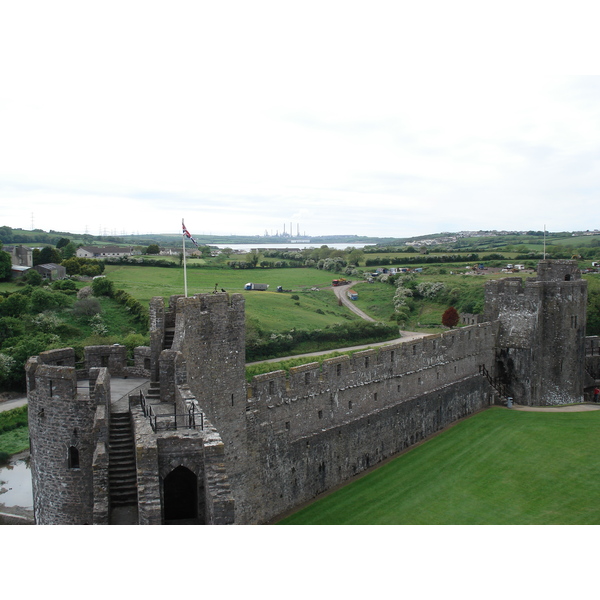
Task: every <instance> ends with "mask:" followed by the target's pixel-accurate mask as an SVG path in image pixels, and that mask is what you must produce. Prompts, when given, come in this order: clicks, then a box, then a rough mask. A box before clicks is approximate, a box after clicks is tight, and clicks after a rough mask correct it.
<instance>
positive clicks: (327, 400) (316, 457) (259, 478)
mask: <svg viewBox="0 0 600 600" xmlns="http://www.w3.org/2000/svg"><path fill="white" fill-rule="evenodd" d="M586 303H587V282H586V281H584V280H583V279H582V278H581V276H580V272H579V270H578V268H577V264H576V262H574V261H542V262H540V264H539V267H538V272H537V277H533V278H529V279H527V280H526V281H524V280H522V279H521V278H518V277H512V278H506V279H502V280H498V281H490V282H488V284H487V286H486V306H485V314H484V318H483V319H482V320H481V322H478V323H476V324H473V325H468V326H465V327H461V328H459V329H452V330H448V331H446V332H444V333H442V334H437V335H431V336H428V337H426V338H423V339H421V340H418V341H414V340H413V341H407V342H406V343H395V344H390V345H388V346H383V347H381V348H380V349H378V350H365V351H363V352H358V353H355V354H354V355H353V356H352V357H349V356H340V357H337V358H332V359H329V360H326V361H325V362H324V363H323V365H322V366H319V364H318V363H312V364H307V365H303V366H299V367H295V368H292V369H291V370H290V372H289V373H286V372H284V371H275V372H272V373H267V374H264V375H259V376H257V377H254V378H253V380H252V381H251V382H250V383H247V382H246V379H245V351H244V348H245V327H244V322H245V316H244V298H243V296H242V295H241V294H231V295H229V294H226V293H215V294H200V295H196V296H193V297H189V298H186V297H183V296H173V297H171V299H170V301H169V303H168V305H167V304H166V303H165V301H164V299H163V298H160V297H159V298H154V299H153V300H152V302H151V305H150V319H151V344H150V346H149V347H139V348H137V349H136V351H135V360H134V364H128V362H127V358H126V350H125V348H124V347H122V346H93V347H88V348H86V349H85V363H84V364H83V365H77V364H76V363H75V353H74V351H73V350H72V349H70V348H66V349H62V350H51V351H48V352H43V353H41V354H40V355H39V356H35V357H31V358H30V359H29V361H28V363H27V366H26V371H27V387H28V398H29V427H30V439H31V470H32V479H33V492H34V513H35V519H36V523H38V524H52V523H57V524H110V523H123V522H127V523H136V524H157V525H158V524H170V523H198V524H234V523H237V524H260V523H269V522H272V521H273V520H275V519H276V518H277V517H278V516H279V515H281V514H283V513H285V512H287V511H289V510H292V509H294V508H295V507H297V506H299V505H301V504H302V503H305V502H307V501H310V500H311V499H313V498H315V497H316V496H317V495H319V494H321V493H322V492H325V491H327V490H330V489H332V488H333V487H335V486H338V485H340V484H342V483H344V482H347V481H349V480H351V479H352V478H353V477H354V476H355V475H356V474H358V473H361V472H363V471H365V470H366V469H369V468H371V467H373V466H374V465H376V464H378V463H379V462H381V461H383V460H384V459H386V458H388V457H390V456H393V455H395V454H396V453H399V452H401V451H403V450H404V449H406V448H408V447H410V446H412V445H414V444H416V443H418V442H420V441H421V440H423V439H425V438H427V437H428V436H431V435H433V434H435V433H436V432H438V431H439V430H441V429H443V428H444V427H446V426H447V425H448V424H450V423H453V422H455V421H456V420H457V419H461V418H463V417H466V416H468V415H472V414H473V413H475V412H477V411H480V410H483V409H485V408H487V407H489V406H491V405H494V404H502V403H506V402H507V399H508V398H509V397H510V398H513V399H514V401H515V402H517V403H519V404H525V405H557V404H565V403H574V402H582V401H583V400H584V399H585V398H586V394H587V393H588V391H589V390H590V389H592V388H593V386H594V385H596V384H597V383H598V380H599V379H600V354H599V353H600V346H599V342H598V338H596V337H593V338H586V337H585V323H586ZM124 377H130V378H131V377H139V378H143V379H141V380H140V381H141V382H142V385H141V386H140V387H139V389H137V390H135V392H131V393H129V394H127V395H126V396H124V397H123V398H122V399H120V400H117V401H114V398H111V386H114V385H115V384H116V382H117V381H124V379H123V378H124Z"/></svg>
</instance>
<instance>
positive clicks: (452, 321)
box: [442, 306, 460, 329]
mask: <svg viewBox="0 0 600 600" xmlns="http://www.w3.org/2000/svg"><path fill="white" fill-rule="evenodd" d="M459 321H460V317H459V315H458V311H457V310H456V309H455V308H454V306H451V307H450V308H447V309H446V310H445V311H444V314H443V315H442V325H443V326H444V327H449V328H450V329H452V328H453V327H456V325H458V322H459Z"/></svg>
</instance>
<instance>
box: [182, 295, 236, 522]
mask: <svg viewBox="0 0 600 600" xmlns="http://www.w3.org/2000/svg"><path fill="white" fill-rule="evenodd" d="M245 344H246V325H245V310H244V297H243V296H242V295H241V294H232V295H231V296H230V295H229V294H226V293H216V294H198V295H196V296H193V297H191V298H184V297H178V298H177V299H176V310H175V332H174V337H173V344H172V346H171V350H172V351H175V352H180V353H181V354H182V356H183V362H184V363H185V365H184V367H185V373H186V383H187V385H188V386H189V388H190V391H191V392H192V394H193V395H194V396H195V398H196V400H197V401H198V404H199V406H200V407H201V409H202V410H203V411H204V412H205V413H206V415H207V416H208V418H209V419H210V421H211V422H212V423H213V424H214V426H215V428H216V429H217V431H218V432H219V434H220V435H221V438H222V440H223V443H224V445H225V460H226V467H227V472H228V474H229V477H230V481H231V485H232V490H233V491H234V495H235V503H236V512H237V511H238V510H243V506H244V501H243V498H242V497H241V495H240V494H242V491H241V490H242V488H243V486H242V485H239V481H240V479H242V478H245V477H247V476H248V472H247V460H248V453H247V448H246V350H245ZM236 482H237V483H238V485H236Z"/></svg>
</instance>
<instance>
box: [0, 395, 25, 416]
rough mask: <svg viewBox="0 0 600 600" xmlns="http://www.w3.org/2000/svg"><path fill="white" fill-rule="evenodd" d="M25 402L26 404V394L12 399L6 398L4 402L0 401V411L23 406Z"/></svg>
mask: <svg viewBox="0 0 600 600" xmlns="http://www.w3.org/2000/svg"><path fill="white" fill-rule="evenodd" d="M25 404H27V397H26V396H25V397H23V398H15V399H14V400H6V401H5V402H0V412H4V411H5V410H11V409H12V408H18V407H19V406H25Z"/></svg>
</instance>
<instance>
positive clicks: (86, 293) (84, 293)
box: [77, 285, 94, 300]
mask: <svg viewBox="0 0 600 600" xmlns="http://www.w3.org/2000/svg"><path fill="white" fill-rule="evenodd" d="M93 295H94V292H93V291H92V288H91V286H89V285H86V286H85V287H82V288H81V289H80V290H79V291H78V292H77V298H79V299H80V300H81V299H82V298H89V297H90V296H93Z"/></svg>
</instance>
